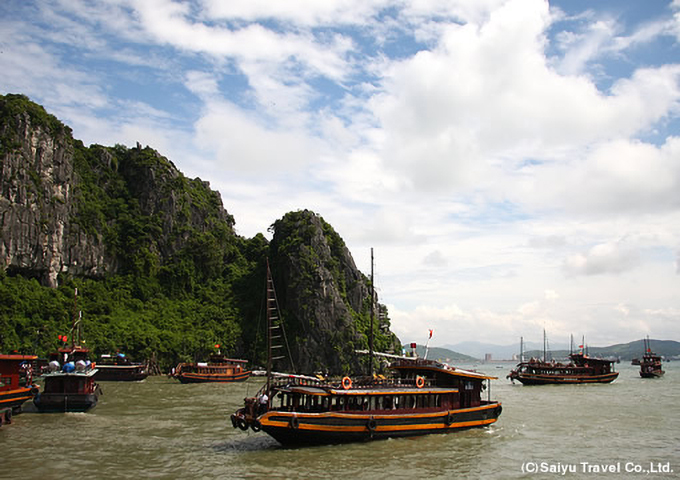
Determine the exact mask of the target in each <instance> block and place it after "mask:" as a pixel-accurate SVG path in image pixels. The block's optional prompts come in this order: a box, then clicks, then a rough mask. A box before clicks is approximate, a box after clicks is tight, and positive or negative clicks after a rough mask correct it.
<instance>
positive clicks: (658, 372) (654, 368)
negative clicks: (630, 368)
mask: <svg viewBox="0 0 680 480" xmlns="http://www.w3.org/2000/svg"><path fill="white" fill-rule="evenodd" d="M644 346H645V353H644V355H643V356H642V360H641V361H640V376H641V377H642V378H658V377H661V376H663V374H664V373H666V372H664V370H663V368H662V366H661V356H659V355H657V354H655V353H654V352H652V348H651V342H650V340H649V337H647V339H646V340H644Z"/></svg>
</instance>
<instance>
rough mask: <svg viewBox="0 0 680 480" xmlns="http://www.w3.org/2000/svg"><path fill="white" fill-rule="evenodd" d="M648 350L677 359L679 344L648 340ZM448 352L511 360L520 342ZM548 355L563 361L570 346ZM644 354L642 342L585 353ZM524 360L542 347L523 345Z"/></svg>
mask: <svg viewBox="0 0 680 480" xmlns="http://www.w3.org/2000/svg"><path fill="white" fill-rule="evenodd" d="M651 345H652V346H651V348H652V351H654V352H655V353H656V354H658V355H661V356H663V357H666V358H672V357H680V342H676V341H675V340H654V339H652V340H651ZM442 348H444V349H447V350H449V351H454V352H460V354H462V355H469V356H470V357H473V358H475V359H479V360H482V359H484V357H485V355H486V354H489V353H490V354H491V358H492V360H511V359H512V358H513V355H519V353H520V352H519V348H520V347H519V342H517V343H516V344H515V345H494V344H491V343H482V342H461V343H457V344H455V345H445V346H444V347H442ZM549 352H550V354H551V355H552V358H555V359H559V358H566V357H567V356H568V355H569V346H568V345H565V344H559V343H558V344H554V345H553V344H549ZM643 353H644V345H643V340H642V339H640V340H634V341H632V342H628V343H621V344H616V345H610V346H607V347H588V354H589V355H592V356H601V357H616V358H620V359H621V360H632V359H633V358H637V357H641V356H642V354H643ZM524 356H525V357H531V356H534V357H542V356H543V344H539V343H537V342H525V344H524Z"/></svg>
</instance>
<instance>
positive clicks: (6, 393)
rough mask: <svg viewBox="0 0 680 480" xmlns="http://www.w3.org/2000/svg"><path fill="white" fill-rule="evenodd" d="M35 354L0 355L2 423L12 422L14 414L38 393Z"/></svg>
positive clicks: (0, 413) (0, 416)
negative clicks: (34, 376) (34, 380)
mask: <svg viewBox="0 0 680 480" xmlns="http://www.w3.org/2000/svg"><path fill="white" fill-rule="evenodd" d="M37 358H38V357H36V356H35V355H16V354H14V355H0V425H3V424H5V423H12V415H16V414H17V413H21V406H22V405H23V404H24V402H26V401H27V400H30V399H31V398H33V397H34V396H35V395H36V394H37V393H38V391H39V390H38V386H37V385H36V384H34V383H33V367H32V363H33V362H34V361H35V360H37Z"/></svg>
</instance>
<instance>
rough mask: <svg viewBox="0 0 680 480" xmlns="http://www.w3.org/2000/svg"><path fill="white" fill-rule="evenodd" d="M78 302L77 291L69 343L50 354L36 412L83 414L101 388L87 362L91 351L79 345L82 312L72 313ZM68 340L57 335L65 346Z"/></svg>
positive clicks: (95, 403)
mask: <svg viewBox="0 0 680 480" xmlns="http://www.w3.org/2000/svg"><path fill="white" fill-rule="evenodd" d="M77 299H78V290H77V289H76V291H75V297H74V315H73V326H72V327H71V331H70V339H71V344H70V345H64V346H63V347H62V348H60V349H59V350H58V351H57V352H56V353H53V354H52V355H50V359H49V360H50V361H49V363H48V368H47V372H44V373H43V375H42V377H43V381H44V383H45V385H44V388H43V391H42V392H40V393H38V395H36V396H35V398H33V403H34V404H35V406H36V408H37V409H38V411H39V412H86V411H88V410H90V409H91V408H93V407H95V406H96V405H97V402H98V401H99V395H100V394H101V388H100V387H99V385H98V384H97V383H95V381H94V376H95V375H96V374H97V369H96V368H94V364H93V363H92V362H91V361H90V359H89V353H90V351H89V350H88V349H87V348H85V347H83V346H82V344H83V343H84V341H83V339H82V323H81V320H82V312H78V315H77V316H76V314H75V312H76V311H77ZM68 337H69V336H64V337H62V336H61V335H60V336H59V339H60V341H63V342H64V343H65V344H66V343H67V339H68Z"/></svg>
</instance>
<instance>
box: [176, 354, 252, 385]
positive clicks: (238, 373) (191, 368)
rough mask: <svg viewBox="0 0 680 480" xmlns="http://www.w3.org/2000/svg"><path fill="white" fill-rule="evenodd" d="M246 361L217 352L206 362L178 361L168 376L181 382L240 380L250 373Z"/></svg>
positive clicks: (245, 378) (246, 377) (226, 381)
mask: <svg viewBox="0 0 680 480" xmlns="http://www.w3.org/2000/svg"><path fill="white" fill-rule="evenodd" d="M247 363H248V361H247V360H240V359H234V358H227V357H226V356H224V355H221V354H220V353H219V352H218V353H217V354H213V355H211V356H210V359H209V360H208V361H207V362H197V363H180V364H179V365H177V367H175V368H174V369H173V371H172V372H171V374H170V376H171V377H174V378H176V379H177V380H179V381H180V382H182V383H206V382H222V383H228V382H242V381H244V380H247V379H248V377H250V374H251V371H250V370H248V369H247V368H246V364H247Z"/></svg>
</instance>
